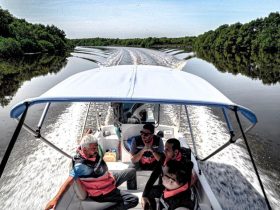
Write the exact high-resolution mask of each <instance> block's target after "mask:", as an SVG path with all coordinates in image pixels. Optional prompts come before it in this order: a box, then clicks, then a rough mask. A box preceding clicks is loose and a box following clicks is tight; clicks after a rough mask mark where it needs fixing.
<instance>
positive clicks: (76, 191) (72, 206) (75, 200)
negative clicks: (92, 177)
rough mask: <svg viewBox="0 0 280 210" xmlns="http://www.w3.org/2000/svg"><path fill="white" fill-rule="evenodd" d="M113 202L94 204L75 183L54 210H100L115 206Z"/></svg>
mask: <svg viewBox="0 0 280 210" xmlns="http://www.w3.org/2000/svg"><path fill="white" fill-rule="evenodd" d="M116 204H117V203H115V202H102V203H101V202H96V201H93V200H91V199H90V198H87V193H86V192H85V190H84V189H83V188H81V187H80V186H79V185H78V184H77V183H76V182H75V181H74V182H73V184H72V185H71V186H70V187H69V188H68V190H67V191H66V192H65V193H64V194H63V196H62V197H61V198H60V200H59V202H58V203H57V205H56V208H55V209H56V210H65V209H67V210H77V209H83V210H92V209H94V210H102V209H106V208H109V207H111V206H114V205H116Z"/></svg>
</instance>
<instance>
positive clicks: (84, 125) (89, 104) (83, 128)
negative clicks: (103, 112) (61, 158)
mask: <svg viewBox="0 0 280 210" xmlns="http://www.w3.org/2000/svg"><path fill="white" fill-rule="evenodd" d="M90 106H91V102H89V103H88V107H87V112H86V118H85V121H84V124H83V127H82V133H81V138H80V139H82V137H83V134H84V130H85V127H86V123H87V119H88V113H89V109H90Z"/></svg>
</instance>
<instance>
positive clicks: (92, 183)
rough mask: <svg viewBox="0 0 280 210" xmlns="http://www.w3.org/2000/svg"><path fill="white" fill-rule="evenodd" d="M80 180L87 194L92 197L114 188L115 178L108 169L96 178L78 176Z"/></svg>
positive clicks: (106, 192)
mask: <svg viewBox="0 0 280 210" xmlns="http://www.w3.org/2000/svg"><path fill="white" fill-rule="evenodd" d="M80 181H81V184H82V185H83V186H84V188H85V190H86V191H87V193H88V195H89V196H92V197H97V196H100V195H106V194H108V193H110V192H112V191H113V190H114V189H116V182H115V179H114V177H113V175H112V174H111V173H110V172H108V171H107V172H106V173H105V174H104V175H102V176H100V177H98V178H80Z"/></svg>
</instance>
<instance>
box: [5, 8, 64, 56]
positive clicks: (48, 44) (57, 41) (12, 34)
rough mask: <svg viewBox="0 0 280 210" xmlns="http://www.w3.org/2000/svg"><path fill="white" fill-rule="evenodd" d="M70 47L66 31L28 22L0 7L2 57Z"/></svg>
mask: <svg viewBox="0 0 280 210" xmlns="http://www.w3.org/2000/svg"><path fill="white" fill-rule="evenodd" d="M68 47H69V45H68V43H67V39H66V35H65V33H64V31H62V30H60V29H59V28H57V27H56V26H54V25H51V26H44V25H42V24H31V23H28V22H26V21H25V20H24V19H18V18H15V17H13V16H12V15H11V14H10V13H9V12H8V11H7V10H3V9H2V8H1V7H0V57H17V56H22V55H23V54H26V53H41V52H52V53H53V52H61V51H65V50H66V49H67V48H68Z"/></svg>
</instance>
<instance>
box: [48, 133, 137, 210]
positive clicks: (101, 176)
mask: <svg viewBox="0 0 280 210" xmlns="http://www.w3.org/2000/svg"><path fill="white" fill-rule="evenodd" d="M74 179H75V180H77V184H78V185H81V187H82V188H83V189H85V191H86V192H87V195H88V197H89V198H90V199H92V200H94V201H97V202H116V203H117V204H116V205H115V206H113V207H110V208H107V209H110V210H116V209H130V208H133V207H135V206H137V204H138V197H137V196H134V195H132V194H130V193H127V192H124V191H121V190H119V189H118V188H117V187H118V186H120V185H121V184H122V183H123V182H125V181H127V184H128V186H127V187H128V189H136V188H137V186H136V185H137V184H136V170H135V169H132V168H128V169H125V170H123V171H121V172H116V173H113V174H112V173H111V172H109V171H108V167H107V165H106V163H105V161H104V160H103V159H102V157H101V156H100V155H99V154H98V142H97V139H96V138H95V137H94V136H93V135H91V134H89V132H87V134H86V135H85V136H84V137H83V138H82V141H81V146H80V147H79V148H78V149H77V154H76V155H75V156H74V157H73V169H72V170H71V171H70V175H69V177H68V179H67V181H66V182H65V183H64V185H63V186H62V187H61V189H60V191H59V192H58V194H57V195H56V196H55V198H54V199H53V200H52V201H50V202H49V203H48V204H47V206H46V209H51V208H54V207H55V205H56V204H57V202H58V199H59V198H60V197H61V196H62V195H63V193H64V191H65V190H66V189H67V188H68V186H69V185H70V184H71V183H72V182H73V181H74ZM93 209H94V208H93Z"/></svg>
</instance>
